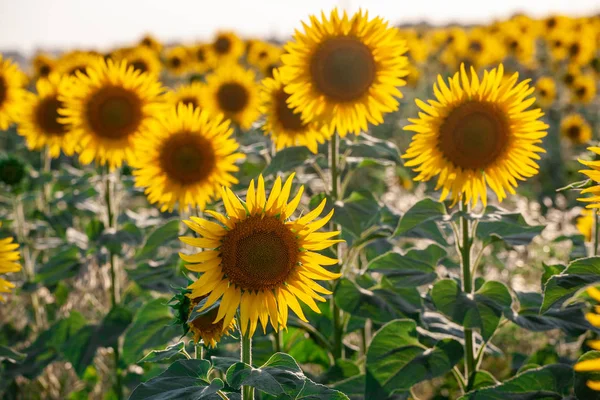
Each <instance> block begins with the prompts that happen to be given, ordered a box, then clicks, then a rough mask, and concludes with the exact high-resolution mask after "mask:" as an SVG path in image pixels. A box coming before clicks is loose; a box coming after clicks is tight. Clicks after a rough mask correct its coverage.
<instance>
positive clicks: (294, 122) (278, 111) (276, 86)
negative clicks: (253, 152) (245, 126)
mask: <svg viewBox="0 0 600 400" xmlns="http://www.w3.org/2000/svg"><path fill="white" fill-rule="evenodd" d="M274 74H275V75H274V78H273V79H272V78H265V79H264V80H263V90H262V93H261V98H262V113H263V114H265V115H266V120H265V124H264V126H263V130H264V131H265V135H266V134H269V133H270V134H271V137H272V138H273V142H274V143H275V149H276V150H277V151H279V150H281V149H283V148H284V147H291V146H306V147H308V149H309V150H310V151H312V152H313V153H315V154H317V147H318V144H319V143H324V142H325V140H326V139H328V138H329V135H328V133H327V131H326V129H324V128H323V127H321V126H319V124H318V123H317V122H304V121H303V120H302V118H301V115H300V113H295V112H294V110H293V109H292V108H290V106H289V105H288V98H289V97H290V95H289V94H287V93H286V92H285V91H284V90H283V82H282V81H281V77H280V76H279V72H278V71H277V70H275V71H274Z"/></svg>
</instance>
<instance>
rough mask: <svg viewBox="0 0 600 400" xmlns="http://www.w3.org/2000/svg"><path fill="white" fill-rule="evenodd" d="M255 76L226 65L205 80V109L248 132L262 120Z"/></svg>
mask: <svg viewBox="0 0 600 400" xmlns="http://www.w3.org/2000/svg"><path fill="white" fill-rule="evenodd" d="M255 77H256V74H255V73H254V72H253V71H252V70H246V69H244V68H242V67H240V66H239V65H237V64H227V65H224V66H222V67H220V68H218V69H217V70H216V71H215V72H213V73H212V74H210V75H208V76H207V77H206V87H205V90H203V92H202V102H201V103H202V106H203V107H204V108H205V109H206V110H207V111H209V112H210V113H212V114H219V113H221V114H225V117H226V118H229V119H231V120H232V121H233V122H235V123H236V124H238V125H239V126H240V127H241V128H242V129H245V130H247V129H249V128H250V127H251V126H252V123H254V121H256V119H257V118H258V117H259V116H260V94H259V86H258V85H257V84H256V82H255Z"/></svg>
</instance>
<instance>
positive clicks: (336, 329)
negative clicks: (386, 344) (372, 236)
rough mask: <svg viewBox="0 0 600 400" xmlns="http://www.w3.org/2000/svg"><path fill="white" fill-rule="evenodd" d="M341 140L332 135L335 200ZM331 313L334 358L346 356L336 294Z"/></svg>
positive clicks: (338, 183) (332, 180)
mask: <svg viewBox="0 0 600 400" xmlns="http://www.w3.org/2000/svg"><path fill="white" fill-rule="evenodd" d="M339 151H340V149H339V140H338V135H337V133H335V134H334V135H333V136H332V137H331V141H330V150H329V171H330V173H331V199H332V200H333V201H334V202H335V201H337V200H338V199H339V198H338V196H339V187H340V177H339V171H338V161H339ZM332 230H334V231H335V230H338V229H337V226H336V224H332ZM333 251H334V252H335V254H336V258H337V259H339V254H338V247H337V246H336V245H334V246H333ZM336 286H337V284H336V283H334V284H333V293H335V288H336ZM331 314H332V316H333V358H334V360H337V359H338V358H344V345H343V337H344V329H343V324H342V322H341V321H342V310H340V308H339V307H338V306H337V304H336V303H335V300H334V296H332V297H331Z"/></svg>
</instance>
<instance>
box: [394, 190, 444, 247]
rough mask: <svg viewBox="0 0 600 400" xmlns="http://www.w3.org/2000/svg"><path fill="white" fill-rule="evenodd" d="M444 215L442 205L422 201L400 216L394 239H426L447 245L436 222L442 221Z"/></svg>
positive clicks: (428, 200)
mask: <svg viewBox="0 0 600 400" xmlns="http://www.w3.org/2000/svg"><path fill="white" fill-rule="evenodd" d="M446 214H447V213H446V207H445V206H444V204H443V203H440V202H437V201H434V200H432V199H429V198H427V199H423V200H421V201H419V202H418V203H416V204H415V205H414V206H412V207H411V208H410V209H409V210H408V211H407V212H406V214H404V215H403V216H402V218H401V219H400V222H399V223H398V227H397V228H396V232H394V237H414V238H426V239H430V240H433V241H435V242H437V243H439V244H441V245H447V244H448V242H447V241H446V237H445V236H444V234H443V232H442V230H441V229H440V227H439V226H438V222H440V221H443V220H444V219H445V218H446Z"/></svg>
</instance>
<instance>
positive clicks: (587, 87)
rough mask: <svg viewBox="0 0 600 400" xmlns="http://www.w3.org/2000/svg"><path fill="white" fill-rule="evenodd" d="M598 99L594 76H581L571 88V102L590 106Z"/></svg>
mask: <svg viewBox="0 0 600 400" xmlns="http://www.w3.org/2000/svg"><path fill="white" fill-rule="evenodd" d="M595 97H596V78H594V75H592V74H585V75H579V76H578V77H577V78H575V81H574V82H573V86H572V87H571V102H573V103H581V104H588V103H589V102H591V101H592V100H594V98H595Z"/></svg>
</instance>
